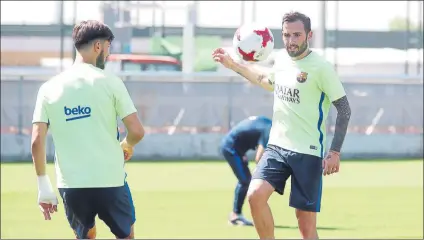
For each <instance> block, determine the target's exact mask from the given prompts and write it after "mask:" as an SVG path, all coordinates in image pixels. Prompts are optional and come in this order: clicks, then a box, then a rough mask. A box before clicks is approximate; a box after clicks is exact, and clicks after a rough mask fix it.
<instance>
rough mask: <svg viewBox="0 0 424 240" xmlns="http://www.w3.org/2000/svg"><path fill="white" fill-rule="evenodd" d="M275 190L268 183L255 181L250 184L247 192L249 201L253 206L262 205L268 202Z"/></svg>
mask: <svg viewBox="0 0 424 240" xmlns="http://www.w3.org/2000/svg"><path fill="white" fill-rule="evenodd" d="M273 191H274V188H273V187H272V186H271V185H270V184H269V183H268V182H266V181H264V180H260V179H254V180H252V181H251V182H250V185H249V190H248V191H247V199H248V201H249V204H250V205H251V206H255V205H261V204H265V203H267V202H268V199H269V197H270V196H271V194H272V192H273Z"/></svg>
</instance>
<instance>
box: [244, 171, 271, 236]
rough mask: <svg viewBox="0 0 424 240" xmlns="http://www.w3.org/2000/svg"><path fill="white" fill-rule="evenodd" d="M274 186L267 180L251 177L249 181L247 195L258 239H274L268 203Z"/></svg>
mask: <svg viewBox="0 0 424 240" xmlns="http://www.w3.org/2000/svg"><path fill="white" fill-rule="evenodd" d="M273 192H274V188H273V187H272V186H271V184H269V183H268V182H267V181H265V180H262V179H253V180H252V181H251V182H250V186H249V191H248V193H247V197H248V199H249V204H250V211H251V213H252V217H253V222H254V225H255V228H256V232H257V233H258V235H259V238H260V239H275V236H274V219H273V217H272V213H271V209H270V208H269V205H268V199H269V198H270V196H271V194H272V193H273Z"/></svg>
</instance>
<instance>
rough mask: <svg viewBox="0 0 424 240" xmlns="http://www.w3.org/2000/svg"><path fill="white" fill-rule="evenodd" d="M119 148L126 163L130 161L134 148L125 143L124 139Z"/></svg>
mask: <svg viewBox="0 0 424 240" xmlns="http://www.w3.org/2000/svg"><path fill="white" fill-rule="evenodd" d="M121 148H122V150H123V151H124V160H125V161H128V160H130V159H131V157H132V155H133V153H134V146H131V145H130V144H128V143H127V141H126V140H125V139H124V140H122V142H121Z"/></svg>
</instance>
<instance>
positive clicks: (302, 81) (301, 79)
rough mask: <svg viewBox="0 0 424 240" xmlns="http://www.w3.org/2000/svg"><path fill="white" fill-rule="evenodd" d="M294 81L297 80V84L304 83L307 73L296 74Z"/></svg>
mask: <svg viewBox="0 0 424 240" xmlns="http://www.w3.org/2000/svg"><path fill="white" fill-rule="evenodd" d="M296 79H297V81H298V82H300V83H304V82H306V79H308V73H307V72H300V73H299V74H297V77H296Z"/></svg>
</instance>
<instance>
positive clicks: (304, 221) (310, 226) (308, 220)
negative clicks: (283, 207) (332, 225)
mask: <svg viewBox="0 0 424 240" xmlns="http://www.w3.org/2000/svg"><path fill="white" fill-rule="evenodd" d="M296 218H297V224H298V226H299V231H300V235H301V236H302V238H303V239H318V232H317V213H316V212H307V211H302V210H299V209H296Z"/></svg>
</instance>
